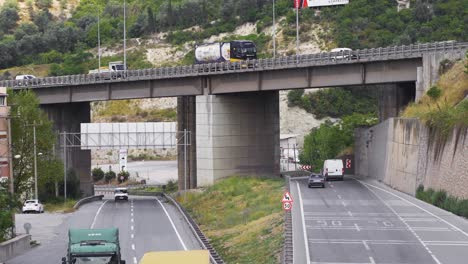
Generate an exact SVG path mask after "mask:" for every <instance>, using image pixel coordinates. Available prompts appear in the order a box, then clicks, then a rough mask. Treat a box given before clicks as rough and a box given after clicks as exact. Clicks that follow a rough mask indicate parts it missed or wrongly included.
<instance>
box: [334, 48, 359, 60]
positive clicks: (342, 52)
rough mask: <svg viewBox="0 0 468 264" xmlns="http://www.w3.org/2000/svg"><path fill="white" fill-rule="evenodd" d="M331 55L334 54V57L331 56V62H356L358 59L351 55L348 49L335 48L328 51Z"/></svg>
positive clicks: (351, 52) (351, 51) (350, 50)
mask: <svg viewBox="0 0 468 264" xmlns="http://www.w3.org/2000/svg"><path fill="white" fill-rule="evenodd" d="M330 52H331V53H334V55H332V56H331V59H332V60H343V59H344V60H356V59H358V56H357V55H356V54H353V50H352V49H350V48H335V49H332V50H331V51H330Z"/></svg>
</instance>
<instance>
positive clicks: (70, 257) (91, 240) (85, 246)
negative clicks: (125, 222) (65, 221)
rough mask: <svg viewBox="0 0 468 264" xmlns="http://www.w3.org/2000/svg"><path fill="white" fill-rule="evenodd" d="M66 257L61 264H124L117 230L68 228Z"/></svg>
mask: <svg viewBox="0 0 468 264" xmlns="http://www.w3.org/2000/svg"><path fill="white" fill-rule="evenodd" d="M68 239H69V243H68V252H67V257H63V258H62V264H85V263H86V264H125V260H122V257H121V254H120V244H119V230H118V229H117V228H107V229H70V230H69V231H68Z"/></svg>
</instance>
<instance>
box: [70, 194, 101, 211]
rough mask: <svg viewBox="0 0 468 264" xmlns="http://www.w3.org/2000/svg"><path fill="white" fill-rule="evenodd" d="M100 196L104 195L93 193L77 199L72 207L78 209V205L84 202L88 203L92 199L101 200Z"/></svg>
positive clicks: (92, 200)
mask: <svg viewBox="0 0 468 264" xmlns="http://www.w3.org/2000/svg"><path fill="white" fill-rule="evenodd" d="M102 198H104V195H102V194H101V195H93V196H89V197H85V198H83V199H81V200H79V201H78V202H76V204H75V205H74V206H73V209H75V210H76V209H78V208H80V206H82V205H83V204H86V203H90V202H94V201H99V200H102Z"/></svg>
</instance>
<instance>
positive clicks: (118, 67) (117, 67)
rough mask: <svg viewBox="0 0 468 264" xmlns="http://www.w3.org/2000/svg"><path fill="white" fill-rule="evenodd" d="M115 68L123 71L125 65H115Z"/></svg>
mask: <svg viewBox="0 0 468 264" xmlns="http://www.w3.org/2000/svg"><path fill="white" fill-rule="evenodd" d="M115 68H116V70H117V71H124V70H125V67H124V66H123V65H121V64H120V65H115Z"/></svg>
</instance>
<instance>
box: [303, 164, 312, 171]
mask: <svg viewBox="0 0 468 264" xmlns="http://www.w3.org/2000/svg"><path fill="white" fill-rule="evenodd" d="M301 168H302V170H310V169H312V166H310V165H302V166H301Z"/></svg>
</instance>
